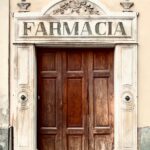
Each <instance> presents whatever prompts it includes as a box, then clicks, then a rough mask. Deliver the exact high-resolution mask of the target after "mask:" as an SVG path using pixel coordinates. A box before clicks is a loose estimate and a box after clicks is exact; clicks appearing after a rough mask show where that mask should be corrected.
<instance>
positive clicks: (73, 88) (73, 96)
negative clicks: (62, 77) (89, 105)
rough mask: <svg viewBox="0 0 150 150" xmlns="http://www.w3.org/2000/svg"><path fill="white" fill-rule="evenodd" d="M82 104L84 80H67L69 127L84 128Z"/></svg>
mask: <svg viewBox="0 0 150 150" xmlns="http://www.w3.org/2000/svg"><path fill="white" fill-rule="evenodd" d="M82 103H83V101H82V79H81V78H79V79H77V78H75V79H73V78H69V79H67V104H66V107H67V127H82V119H83V118H82V116H83V114H82V112H83V111H82ZM77 110H78V111H77Z"/></svg>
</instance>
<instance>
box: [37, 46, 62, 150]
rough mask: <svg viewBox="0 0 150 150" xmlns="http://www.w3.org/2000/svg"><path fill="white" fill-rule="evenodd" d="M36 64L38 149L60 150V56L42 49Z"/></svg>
mask: <svg viewBox="0 0 150 150" xmlns="http://www.w3.org/2000/svg"><path fill="white" fill-rule="evenodd" d="M37 55H38V56H37V58H38V59H37V62H38V94H39V96H40V100H38V108H39V111H38V116H39V124H38V128H39V129H38V135H39V136H38V143H39V144H38V145H39V146H38V147H39V149H40V150H62V96H61V94H62V91H61V80H62V79H61V76H62V74H61V55H60V53H59V52H58V51H48V50H45V49H43V51H39V52H38V54H37Z"/></svg>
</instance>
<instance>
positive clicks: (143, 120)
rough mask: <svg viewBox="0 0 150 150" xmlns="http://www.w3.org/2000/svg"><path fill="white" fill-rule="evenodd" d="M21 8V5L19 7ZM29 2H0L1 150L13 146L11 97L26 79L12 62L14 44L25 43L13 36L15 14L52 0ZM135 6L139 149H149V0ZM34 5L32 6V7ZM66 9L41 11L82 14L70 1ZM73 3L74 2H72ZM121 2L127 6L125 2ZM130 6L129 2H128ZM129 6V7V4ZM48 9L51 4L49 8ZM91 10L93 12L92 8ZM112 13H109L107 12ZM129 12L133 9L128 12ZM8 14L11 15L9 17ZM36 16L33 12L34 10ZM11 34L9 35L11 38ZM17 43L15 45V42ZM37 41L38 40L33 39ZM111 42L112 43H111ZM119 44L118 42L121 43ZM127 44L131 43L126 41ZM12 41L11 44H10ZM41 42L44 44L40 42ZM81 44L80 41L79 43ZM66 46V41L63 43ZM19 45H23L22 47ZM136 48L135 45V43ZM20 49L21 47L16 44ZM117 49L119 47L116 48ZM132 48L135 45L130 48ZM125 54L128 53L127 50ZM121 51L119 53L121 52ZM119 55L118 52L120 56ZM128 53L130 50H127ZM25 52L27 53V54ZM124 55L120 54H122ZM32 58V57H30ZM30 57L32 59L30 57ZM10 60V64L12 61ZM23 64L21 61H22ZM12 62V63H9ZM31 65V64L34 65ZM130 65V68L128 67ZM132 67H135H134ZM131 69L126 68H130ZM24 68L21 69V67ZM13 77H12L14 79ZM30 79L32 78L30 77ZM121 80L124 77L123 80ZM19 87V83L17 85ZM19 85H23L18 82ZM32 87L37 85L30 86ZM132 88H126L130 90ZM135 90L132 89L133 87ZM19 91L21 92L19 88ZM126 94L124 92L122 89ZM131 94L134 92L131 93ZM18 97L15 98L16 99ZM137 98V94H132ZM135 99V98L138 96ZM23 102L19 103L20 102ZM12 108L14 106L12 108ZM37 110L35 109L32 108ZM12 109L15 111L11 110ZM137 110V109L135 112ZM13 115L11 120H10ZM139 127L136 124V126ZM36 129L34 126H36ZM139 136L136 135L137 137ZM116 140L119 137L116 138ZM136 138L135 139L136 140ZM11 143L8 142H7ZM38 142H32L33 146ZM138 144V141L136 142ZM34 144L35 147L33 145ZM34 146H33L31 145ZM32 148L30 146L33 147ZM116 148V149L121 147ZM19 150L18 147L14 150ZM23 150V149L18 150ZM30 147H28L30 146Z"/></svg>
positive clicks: (111, 5) (115, 6) (114, 6)
mask: <svg viewBox="0 0 150 150" xmlns="http://www.w3.org/2000/svg"><path fill="white" fill-rule="evenodd" d="M101 2H102V4H105V5H106V6H107V7H108V8H109V10H111V11H113V12H118V11H119V12H121V11H122V7H120V6H119V3H120V1H119V0H115V1H113V3H112V0H109V1H107V2H106V1H104V0H102V1H101ZM17 3H18V6H19V7H20V8H18V6H17ZM23 3H26V4H21V2H18V1H16V0H12V1H11V2H10V7H9V1H8V0H5V1H4V0H2V1H1V2H0V4H1V5H0V8H1V11H2V12H5V13H1V14H0V16H1V18H0V21H1V22H2V28H0V32H1V35H4V36H1V35H0V52H1V55H0V72H1V73H0V83H1V84H0V150H7V149H8V145H9V146H10V147H11V142H10V141H9V139H10V140H11V137H10V136H9V135H10V134H9V132H8V131H9V125H13V126H15V125H16V120H15V118H16V113H14V112H15V111H16V110H15V105H16V104H15V103H14V102H13V101H12V100H15V99H16V96H18V95H15V94H16V93H15V92H13V91H14V89H15V85H16V83H15V80H14V79H16V80H20V82H24V81H26V79H25V78H21V79H17V77H16V76H15V75H13V74H14V72H15V69H17V66H16V67H13V66H12V64H15V62H16V61H17V60H16V59H17V57H15V53H14V52H15V50H16V49H15V48H14V44H17V43H18V44H19V43H22V41H21V42H18V41H16V40H15V39H14V34H15V33H14V31H15V30H14V24H15V22H14V17H17V15H16V16H14V13H15V12H18V11H20V13H21V12H26V11H28V10H30V11H31V12H34V11H37V12H41V11H40V10H41V9H42V8H43V7H44V6H46V5H47V4H48V3H49V0H46V1H41V0H38V1H37V0H33V1H29V2H23ZM134 4H135V7H134V8H133V10H134V11H139V13H140V17H139V23H138V33H139V34H138V41H136V40H135V41H134V42H133V41H132V42H131V44H135V45H137V44H138V60H137V62H138V64H139V65H138V70H139V71H138V80H137V81H138V83H139V84H138V89H139V90H138V111H137V112H138V115H137V117H138V124H137V125H138V128H139V129H138V149H139V150H149V149H150V142H149V136H150V134H149V132H150V128H149V127H148V126H150V119H149V118H148V117H147V116H148V115H147V114H149V113H150V111H149V98H150V94H149V89H150V86H149V85H150V78H149V76H150V71H148V68H147V66H149V64H150V61H149V57H150V52H149V50H148V49H149V46H148V44H149V39H150V35H149V34H148V30H149V24H150V22H149V20H148V19H147V18H148V13H147V12H148V11H149V9H150V5H149V2H148V1H147V0H144V2H143V3H139V1H138V0H136V1H134ZM30 5H31V7H29V6H30ZM62 5H63V8H64V9H62V7H61V8H60V7H58V6H56V7H54V8H53V9H47V11H45V9H44V10H43V11H42V13H44V12H45V13H46V14H53V15H64V14H65V15H67V13H69V14H70V13H73V14H78V15H81V16H82V14H81V12H82V13H83V11H81V10H80V9H76V8H74V9H72V8H71V9H70V7H69V6H68V4H67V2H66V1H65V2H63V4H62ZM69 5H72V4H69ZM74 5H80V8H82V9H85V8H86V9H87V11H86V13H88V14H89V13H91V14H96V15H103V14H104V11H103V10H99V11H98V10H97V8H96V6H93V7H94V8H95V9H92V8H91V7H92V6H91V5H90V6H89V5H88V4H87V5H86V4H84V3H82V4H81V3H80V4H74ZM121 5H123V6H124V5H125V4H124V2H123V3H122V4H121ZM126 5H127V4H126ZM130 5H133V4H132V3H131V4H129V6H128V7H130ZM126 7H127V6H126ZM126 7H125V6H124V9H125V11H127V10H128V8H126ZM47 8H48V7H47ZM91 10H92V11H91ZM108 13H109V12H108ZM128 13H130V12H128ZM9 14H10V19H9ZM136 14H137V13H136ZM33 15H34V13H33ZM9 35H10V37H9ZM13 43H14V44H13ZM23 43H28V42H23ZM34 43H35V42H34ZM110 43H111V42H110ZM118 43H119V42H118ZM118 43H117V42H114V43H113V42H112V44H118ZM127 43H128V42H127ZM9 44H10V46H9ZM28 44H29V45H22V46H23V47H24V48H29V49H31V50H33V51H30V53H31V55H33V54H34V48H33V45H32V42H30V43H28ZM30 44H31V45H30ZM41 44H42V43H41ZM80 44H81V43H80ZM62 45H63V43H62ZM19 47H20V46H19ZM135 47H136V46H135ZM17 48H18V46H17ZM116 49H117V47H116ZM131 49H132V48H131ZM125 53H126V52H125ZM118 54H119V53H118ZM118 54H117V55H118ZM128 54H129V53H128ZM128 54H127V55H128ZM25 55H26V53H25ZM134 55H136V53H134ZM120 56H121V55H120ZM31 59H32V58H31ZM31 59H29V61H30V60H31ZM10 62H11V63H10ZM21 63H22V62H21ZM23 63H24V62H23ZM10 64H11V65H10ZM31 65H32V64H31ZM130 69H131V68H130V67H129V70H130ZM132 69H133V68H132ZM129 70H128V69H127V70H126V71H129ZM21 71H22V70H21ZM30 75H32V77H33V76H34V74H30ZM12 79H13V80H12ZM29 80H32V78H30V79H29ZM121 80H122V79H121ZM134 80H135V85H134V86H135V87H136V77H135V76H134ZM130 81H131V78H124V79H123V82H124V83H126V82H128V83H129V82H130ZM17 86H18V85H17ZM19 86H20V85H19ZM30 86H31V87H32V86H34V85H32V84H31V85H30ZM19 88H20V90H21V91H19V92H20V93H21V94H22V93H25V94H26V92H27V93H28V91H26V89H25V88H26V87H25V88H24V87H22V85H21V86H20V87H19ZM129 89H130V87H129V88H128V87H125V88H124V90H125V91H126V90H127V91H129ZM131 91H132V90H131ZM17 92H18V91H17ZM30 92H31V91H29V96H34V95H32V94H31V93H30ZM123 93H124V92H123ZM30 94H31V95H30ZM130 94H131V95H130ZM136 94H137V93H136V92H135V97H137V95H136ZM127 95H130V96H131V97H132V92H131V93H130V92H129V93H128V92H127ZM13 97H15V98H13ZM125 97H126V92H125V93H124V94H123V95H122V96H121V98H122V99H124V98H125ZM133 97H134V96H133ZM135 99H136V98H135ZM17 102H18V100H17V101H16V103H17ZM20 104H21V103H19V105H20ZM128 104H129V105H128V106H126V103H125V105H124V107H125V109H126V108H127V109H132V108H133V107H134V106H133V105H132V104H130V103H128ZM19 107H24V103H23V105H21V106H19ZM10 108H11V109H10ZM33 111H34V110H33ZM12 112H13V113H12ZM135 113H136V112H135ZM9 118H10V120H9ZM135 122H136V123H137V121H136V120H135ZM134 127H136V124H135V126H134ZM33 128H34V125H33ZM133 134H134V135H135V134H136V131H134V133H133ZM124 135H125V136H127V137H128V135H127V134H124ZM23 136H25V137H26V135H25V134H24V135H23ZM23 136H22V138H23ZM135 137H136V136H135ZM116 139H117V138H116ZM134 140H135V139H134ZM20 142H21V144H22V145H24V144H25V143H22V142H23V141H20ZM8 143H9V144H8ZM125 143H126V144H129V146H130V145H131V144H130V143H128V141H125ZM34 144H35V143H33V145H34ZM135 145H136V143H135ZM33 147H34V146H32V148H33ZM30 148H31V147H30ZM32 148H31V149H32ZM118 149H119V148H118ZM118 149H116V150H118ZM122 149H123V147H121V148H120V149H119V150H122ZM15 150H16V149H15ZM18 150H20V149H18ZM28 150H29V149H28ZM130 150H136V147H131V149H130Z"/></svg>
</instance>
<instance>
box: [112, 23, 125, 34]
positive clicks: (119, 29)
mask: <svg viewBox="0 0 150 150" xmlns="http://www.w3.org/2000/svg"><path fill="white" fill-rule="evenodd" d="M117 33H121V34H122V35H126V32H125V29H124V26H123V23H122V22H118V24H117V27H116V31H115V33H114V35H116V34H117Z"/></svg>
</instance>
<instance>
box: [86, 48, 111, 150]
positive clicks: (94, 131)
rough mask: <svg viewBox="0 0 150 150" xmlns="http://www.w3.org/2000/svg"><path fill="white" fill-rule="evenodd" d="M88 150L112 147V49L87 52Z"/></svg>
mask: <svg viewBox="0 0 150 150" xmlns="http://www.w3.org/2000/svg"><path fill="white" fill-rule="evenodd" d="M88 66H89V67H88V76H89V91H90V92H89V150H112V149H113V103H112V101H113V51H110V50H108V49H105V50H101V51H93V52H90V53H89V61H88Z"/></svg>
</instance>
